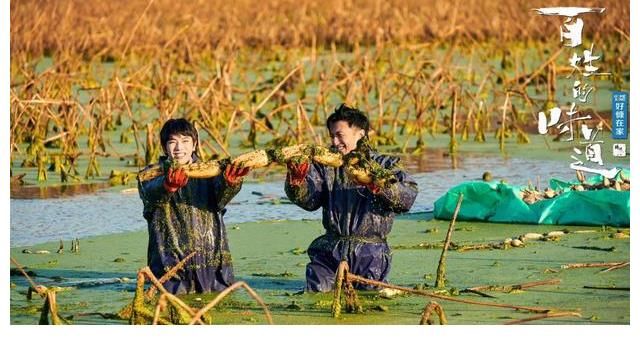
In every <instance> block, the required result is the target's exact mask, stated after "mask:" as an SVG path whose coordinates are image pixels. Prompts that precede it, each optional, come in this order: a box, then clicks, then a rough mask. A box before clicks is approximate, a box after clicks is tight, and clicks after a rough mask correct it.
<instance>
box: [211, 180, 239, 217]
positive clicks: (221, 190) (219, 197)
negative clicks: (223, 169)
mask: <svg viewBox="0 0 640 345" xmlns="http://www.w3.org/2000/svg"><path fill="white" fill-rule="evenodd" d="M211 184H212V186H211V190H210V191H209V193H212V194H213V195H212V196H213V200H212V202H213V204H214V205H215V207H216V209H217V210H218V211H220V210H222V209H223V208H224V207H225V206H227V204H228V203H229V202H230V201H231V199H233V197H234V196H236V194H238V192H240V189H241V188H242V182H240V183H238V184H236V185H233V186H232V185H229V184H228V183H227V180H226V179H225V178H224V176H223V174H220V175H218V176H216V177H214V178H212V179H211Z"/></svg>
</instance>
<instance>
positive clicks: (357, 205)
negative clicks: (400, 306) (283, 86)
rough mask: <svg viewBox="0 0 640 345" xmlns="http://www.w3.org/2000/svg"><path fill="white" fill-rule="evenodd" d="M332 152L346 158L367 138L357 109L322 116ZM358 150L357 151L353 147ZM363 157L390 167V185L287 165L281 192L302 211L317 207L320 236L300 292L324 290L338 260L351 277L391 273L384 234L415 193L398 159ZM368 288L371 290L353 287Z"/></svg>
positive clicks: (313, 167)
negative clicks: (319, 219) (322, 229)
mask: <svg viewBox="0 0 640 345" xmlns="http://www.w3.org/2000/svg"><path fill="white" fill-rule="evenodd" d="M326 125H327V129H328V130H329V134H330V136H331V143H332V148H333V149H334V150H336V151H338V152H340V153H342V154H343V155H344V154H348V153H350V152H351V151H353V150H355V149H356V147H357V145H358V142H359V140H361V139H362V140H363V141H362V142H363V143H364V142H366V140H367V139H368V136H367V133H368V131H369V120H368V119H367V117H366V115H365V114H363V113H362V112H361V111H360V110H358V109H354V108H350V107H348V106H346V105H344V104H343V105H340V106H339V107H338V108H336V109H335V111H334V113H333V114H331V115H330V116H329V117H328V118H327V123H326ZM359 150H360V149H359ZM365 154H367V155H368V156H369V159H371V160H373V161H375V162H377V163H379V164H380V165H381V166H382V167H383V168H386V169H390V170H391V171H392V172H393V174H394V177H395V178H394V180H395V181H394V182H393V183H389V184H385V185H384V186H383V187H379V186H377V185H376V184H375V181H374V182H372V183H369V184H367V185H361V184H358V182H355V180H352V179H350V178H349V177H348V176H347V175H346V172H345V169H344V168H343V167H339V168H333V167H327V166H324V165H321V164H318V163H309V162H302V163H289V164H288V166H287V169H288V172H287V179H286V182H285V192H286V194H287V196H288V197H289V199H291V201H292V202H293V203H295V204H296V205H298V206H300V207H302V208H303V209H305V210H307V211H315V210H317V209H318V208H320V207H322V225H323V227H324V229H325V231H326V233H325V234H324V235H322V236H320V237H318V238H316V239H315V240H314V241H313V242H312V243H311V245H310V246H309V249H308V251H307V253H308V255H309V258H310V260H311V262H309V263H308V264H307V269H306V278H307V279H306V290H307V291H312V292H317V291H322V292H324V291H330V290H332V289H333V286H334V281H335V274H336V270H337V268H338V265H339V264H340V261H342V260H345V261H347V263H348V265H349V271H350V272H351V273H353V274H356V275H359V276H362V277H365V278H368V279H373V280H377V281H382V282H386V277H387V275H388V274H389V271H390V269H391V252H390V250H389V245H388V244H387V235H388V234H389V232H390V231H391V226H392V224H393V219H394V217H395V214H396V213H402V212H407V211H409V209H410V208H411V206H412V205H413V202H414V201H415V199H416V196H417V194H418V188H417V185H416V182H415V181H414V180H413V179H412V178H411V177H410V176H409V175H408V174H407V173H406V172H404V171H402V170H401V169H400V167H399V166H398V161H399V158H397V157H391V156H386V155H382V154H379V153H377V152H375V151H373V150H371V149H370V148H367V149H366V152H365ZM355 287H356V288H357V289H364V290H372V289H375V287H373V286H368V285H361V284H358V285H355Z"/></svg>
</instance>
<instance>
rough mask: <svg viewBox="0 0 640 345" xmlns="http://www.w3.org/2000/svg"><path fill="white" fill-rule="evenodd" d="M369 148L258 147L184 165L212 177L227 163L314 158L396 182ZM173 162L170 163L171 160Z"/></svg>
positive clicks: (152, 171)
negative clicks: (352, 149) (253, 149)
mask: <svg viewBox="0 0 640 345" xmlns="http://www.w3.org/2000/svg"><path fill="white" fill-rule="evenodd" d="M369 150H370V147H369V145H368V143H367V142H366V141H365V140H361V141H360V142H358V147H357V148H356V149H355V150H354V151H352V152H350V153H348V154H346V155H342V154H340V153H339V152H335V151H332V150H330V149H328V148H326V147H322V146H315V145H305V144H301V145H293V146H288V147H283V148H277V149H269V150H256V151H253V152H249V153H245V154H242V155H240V156H238V157H236V158H233V159H229V158H227V159H222V160H210V161H206V162H198V163H192V164H187V165H183V166H181V168H183V169H184V170H185V172H186V174H187V176H188V177H190V178H209V177H214V176H217V175H219V174H220V173H222V171H223V170H224V168H225V166H226V165H227V164H230V163H235V164H236V165H240V166H242V167H249V168H250V169H252V170H253V169H256V168H262V167H266V166H267V165H269V164H271V163H278V164H286V163H287V162H290V161H292V162H296V163H299V162H303V161H314V162H316V163H320V164H323V165H326V166H330V167H340V166H345V171H346V173H347V175H348V176H349V177H350V178H351V179H352V180H354V181H357V182H358V183H362V184H369V183H374V184H375V185H377V186H379V187H383V186H385V184H388V183H393V182H395V178H394V174H393V172H392V171H390V170H388V169H385V168H383V167H382V166H380V164H378V163H377V162H375V161H374V160H372V159H370V158H369V155H368V152H369ZM168 164H169V165H170V164H172V163H171V162H169V163H168ZM166 169H167V166H161V165H160V164H156V165H151V166H149V167H147V168H145V169H143V170H142V171H140V173H138V179H139V180H140V181H147V180H150V179H153V178H156V177H158V176H161V175H163V174H164V172H165V170H166Z"/></svg>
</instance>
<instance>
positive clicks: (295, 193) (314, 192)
mask: <svg viewBox="0 0 640 345" xmlns="http://www.w3.org/2000/svg"><path fill="white" fill-rule="evenodd" d="M321 169H322V167H321V166H320V165H319V164H317V163H313V164H311V166H310V167H309V171H308V172H307V176H306V177H305V179H304V182H302V183H301V184H300V185H299V186H294V185H291V183H289V181H290V176H289V172H287V178H286V181H285V184H284V191H285V193H287V197H289V200H291V202H293V203H294V204H296V205H298V206H300V207H302V208H303V209H305V210H307V211H315V210H317V209H319V208H320V207H321V206H322V204H323V200H324V193H325V191H324V189H323V186H324V178H323V174H322V171H321Z"/></svg>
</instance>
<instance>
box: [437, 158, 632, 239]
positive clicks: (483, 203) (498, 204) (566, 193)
mask: <svg viewBox="0 0 640 345" xmlns="http://www.w3.org/2000/svg"><path fill="white" fill-rule="evenodd" d="M625 176H630V175H629V171H628V170H625ZM600 179H601V177H599V176H594V177H591V178H590V179H589V180H587V183H590V184H595V183H597V182H599V181H601V180H600ZM618 179H619V177H618ZM577 183H578V182H577V181H572V182H563V181H560V180H556V179H552V180H551V181H550V182H549V186H550V188H552V189H554V190H555V191H557V192H559V191H562V193H561V194H560V195H558V196H556V197H555V198H553V199H545V200H540V201H538V202H536V203H534V204H531V205H529V204H527V203H525V202H524V201H522V199H521V198H520V195H521V191H522V190H523V189H525V188H526V187H524V186H510V185H508V184H506V183H501V182H481V181H472V182H465V183H462V184H460V185H458V186H456V187H453V188H451V189H450V190H449V191H448V192H447V193H445V195H443V196H442V197H440V198H439V199H438V200H437V201H436V202H435V204H434V211H433V215H434V217H435V218H437V219H451V217H452V216H453V212H454V210H455V207H456V203H457V201H458V196H459V195H460V193H463V194H464V199H463V202H462V205H461V206H460V212H459V213H458V218H457V219H459V220H467V221H486V222H500V223H527V224H561V225H610V226H618V227H628V226H629V223H630V211H631V210H630V202H629V197H630V192H628V191H616V190H610V189H601V190H589V191H573V190H571V189H570V187H571V186H572V185H573V184H577Z"/></svg>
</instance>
